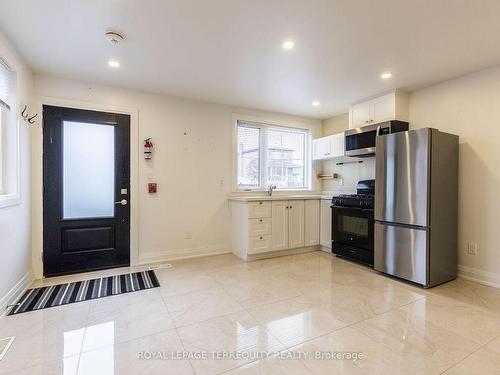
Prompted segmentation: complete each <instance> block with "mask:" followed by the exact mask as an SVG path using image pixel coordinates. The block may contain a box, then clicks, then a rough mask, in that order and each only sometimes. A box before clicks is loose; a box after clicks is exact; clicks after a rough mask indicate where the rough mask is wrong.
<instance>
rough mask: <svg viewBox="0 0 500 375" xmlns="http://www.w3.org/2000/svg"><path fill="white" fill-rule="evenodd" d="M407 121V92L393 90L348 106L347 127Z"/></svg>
mask: <svg viewBox="0 0 500 375" xmlns="http://www.w3.org/2000/svg"><path fill="white" fill-rule="evenodd" d="M390 120H401V121H408V94H407V93H405V92H402V91H394V92H392V93H390V94H387V95H383V96H380V97H378V98H375V99H371V100H368V101H365V102H362V103H359V104H355V105H353V106H351V107H350V108H349V129H353V128H359V127H361V126H365V125H372V124H377V123H379V122H384V121H390Z"/></svg>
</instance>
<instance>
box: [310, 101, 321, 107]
mask: <svg viewBox="0 0 500 375" xmlns="http://www.w3.org/2000/svg"><path fill="white" fill-rule="evenodd" d="M312 105H313V107H319V105H320V102H318V101H317V100H315V101H314V102H312Z"/></svg>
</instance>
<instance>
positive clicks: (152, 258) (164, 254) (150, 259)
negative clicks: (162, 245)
mask: <svg viewBox="0 0 500 375" xmlns="http://www.w3.org/2000/svg"><path fill="white" fill-rule="evenodd" d="M229 253H231V246H230V245H211V246H201V247H193V248H188V249H175V250H168V251H155V252H150V253H142V254H139V265H143V264H149V263H160V262H166V261H171V260H178V259H187V258H198V257H205V256H210V255H220V254H229Z"/></svg>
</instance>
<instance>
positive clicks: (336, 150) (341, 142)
mask: <svg viewBox="0 0 500 375" xmlns="http://www.w3.org/2000/svg"><path fill="white" fill-rule="evenodd" d="M328 138H330V157H331V158H337V157H339V156H344V153H345V135H344V133H339V134H334V135H332V136H330V137H328Z"/></svg>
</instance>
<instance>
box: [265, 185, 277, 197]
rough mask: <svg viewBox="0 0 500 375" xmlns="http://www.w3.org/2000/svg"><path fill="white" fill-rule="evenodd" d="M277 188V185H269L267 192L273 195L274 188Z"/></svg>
mask: <svg viewBox="0 0 500 375" xmlns="http://www.w3.org/2000/svg"><path fill="white" fill-rule="evenodd" d="M274 189H276V185H273V184H271V185H269V188H268V189H267V194H269V196H270V197H271V196H272V195H273V190H274Z"/></svg>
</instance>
